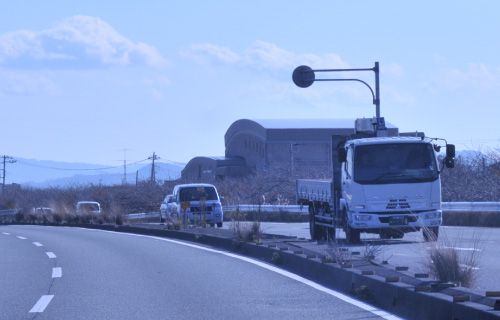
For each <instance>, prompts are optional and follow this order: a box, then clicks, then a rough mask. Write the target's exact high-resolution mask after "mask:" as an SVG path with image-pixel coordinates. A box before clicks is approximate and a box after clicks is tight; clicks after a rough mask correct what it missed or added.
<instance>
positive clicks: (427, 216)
mask: <svg viewBox="0 0 500 320" xmlns="http://www.w3.org/2000/svg"><path fill="white" fill-rule="evenodd" d="M424 218H425V219H439V218H441V212H439V211H436V212H428V213H426V214H424Z"/></svg>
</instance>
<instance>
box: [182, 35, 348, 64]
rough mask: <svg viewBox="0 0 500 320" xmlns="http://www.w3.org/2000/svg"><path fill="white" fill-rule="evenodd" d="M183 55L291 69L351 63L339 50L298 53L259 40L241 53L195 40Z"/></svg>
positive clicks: (200, 61)
mask: <svg viewBox="0 0 500 320" xmlns="http://www.w3.org/2000/svg"><path fill="white" fill-rule="evenodd" d="M181 55H182V56H185V57H189V58H191V59H194V60H195V61H197V62H199V63H207V62H210V61H215V62H219V63H226V64H241V65H246V66H252V67H255V68H259V69H260V68H270V69H278V70H283V69H286V70H290V69H291V68H295V67H297V66H299V65H304V64H305V65H309V66H311V67H313V68H324V67H325V66H326V67H327V68H349V65H348V64H347V63H346V62H345V61H343V60H342V59H341V58H340V56H338V55H336V54H331V53H329V54H324V55H315V54H297V53H294V52H291V51H287V50H285V49H283V48H280V47H278V46H277V45H276V44H274V43H270V42H264V41H257V42H255V43H254V45H253V46H252V47H250V48H249V49H247V50H246V51H245V52H244V53H242V54H238V53H235V52H233V51H232V50H231V49H229V48H226V47H220V46H217V45H215V44H210V43H205V44H195V45H191V46H190V47H189V48H188V49H187V50H183V51H182V52H181Z"/></svg>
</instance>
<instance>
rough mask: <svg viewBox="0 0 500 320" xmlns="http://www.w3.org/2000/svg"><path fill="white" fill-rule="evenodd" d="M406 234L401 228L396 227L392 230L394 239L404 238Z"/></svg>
mask: <svg viewBox="0 0 500 320" xmlns="http://www.w3.org/2000/svg"><path fill="white" fill-rule="evenodd" d="M404 236H405V233H404V232H403V231H401V230H398V229H394V230H392V232H391V237H392V238H393V239H403V237H404Z"/></svg>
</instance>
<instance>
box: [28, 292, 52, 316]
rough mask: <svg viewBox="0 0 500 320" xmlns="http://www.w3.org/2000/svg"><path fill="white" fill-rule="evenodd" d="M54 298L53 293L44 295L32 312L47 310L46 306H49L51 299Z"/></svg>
mask: <svg viewBox="0 0 500 320" xmlns="http://www.w3.org/2000/svg"><path fill="white" fill-rule="evenodd" d="M52 298H54V296H53V295H46V296H42V297H41V298H40V299H39V300H38V302H37V303H36V304H35V306H34V307H33V308H31V310H30V312H31V313H33V312H43V311H44V310H45V308H47V306H48V305H49V303H50V300H52Z"/></svg>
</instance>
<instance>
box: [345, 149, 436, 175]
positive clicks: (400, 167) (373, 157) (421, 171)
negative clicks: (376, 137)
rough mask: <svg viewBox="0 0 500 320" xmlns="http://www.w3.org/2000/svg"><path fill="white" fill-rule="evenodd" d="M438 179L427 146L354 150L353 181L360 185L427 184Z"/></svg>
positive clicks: (434, 163)
mask: <svg viewBox="0 0 500 320" xmlns="http://www.w3.org/2000/svg"><path fill="white" fill-rule="evenodd" d="M437 178H438V170H437V163H436V157H435V156H434V150H433V148H432V146H431V145H430V144H428V143H393V144H373V145H366V146H358V147H356V149H355V152H354V181H356V182H358V183H360V184H387V183H418V182H431V181H434V180H436V179H437Z"/></svg>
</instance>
